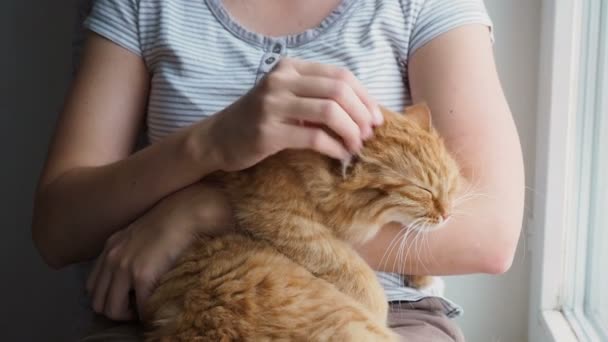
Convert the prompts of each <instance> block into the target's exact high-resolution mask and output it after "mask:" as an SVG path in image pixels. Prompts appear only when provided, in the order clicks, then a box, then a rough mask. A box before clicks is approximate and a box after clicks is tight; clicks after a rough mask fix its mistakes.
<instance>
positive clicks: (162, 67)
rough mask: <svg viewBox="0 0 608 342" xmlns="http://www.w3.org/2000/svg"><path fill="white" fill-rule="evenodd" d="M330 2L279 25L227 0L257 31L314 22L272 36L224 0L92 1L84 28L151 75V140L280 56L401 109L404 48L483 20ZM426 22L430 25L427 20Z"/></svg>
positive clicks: (236, 91)
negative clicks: (329, 71)
mask: <svg viewBox="0 0 608 342" xmlns="http://www.w3.org/2000/svg"><path fill="white" fill-rule="evenodd" d="M332 2H334V4H333V5H334V6H333V10H332V9H331V8H329V9H328V8H319V11H318V12H314V13H316V14H315V15H316V16H317V17H315V18H314V19H311V20H310V21H308V22H305V23H304V24H302V23H297V22H296V23H295V24H293V25H291V24H290V23H289V22H287V24H289V25H285V27H282V28H277V31H272V30H274V28H273V27H272V26H271V25H270V26H269V25H264V20H268V21H273V19H274V21H281V20H277V18H276V17H274V18H268V19H263V20H260V18H257V17H256V18H247V13H245V16H242V15H239V14H238V13H239V10H242V8H240V9H239V8H238V7H233V6H234V5H236V6H240V5H242V2H238V1H234V2H233V1H229V2H228V3H227V4H228V7H229V8H230V9H231V11H234V13H235V15H236V16H237V17H239V18H240V19H242V20H243V22H248V24H247V25H248V26H249V27H252V26H256V25H257V24H259V23H260V22H261V23H262V25H261V26H256V27H254V28H253V29H256V28H258V29H259V30H260V31H265V32H266V31H267V32H270V33H276V32H279V34H280V33H282V32H293V31H296V29H297V28H298V25H303V26H305V27H310V26H313V27H312V28H309V29H306V30H305V31H303V32H301V33H295V34H286V35H278V36H265V35H261V34H257V33H255V32H253V31H252V30H250V29H247V28H245V27H244V26H242V25H240V24H239V22H238V21H237V20H236V19H233V18H232V17H231V15H230V14H229V11H228V9H227V7H225V5H224V4H223V3H222V0H198V1H191V0H167V1H152V0H124V1H119V0H99V1H98V4H97V6H96V7H95V8H94V10H93V15H92V16H91V17H89V19H88V20H87V23H86V26H87V27H88V28H89V29H91V30H93V31H95V32H97V33H98V34H101V35H103V36H105V37H106V38H108V39H110V40H113V41H114V42H116V43H117V44H119V45H121V46H123V47H125V48H127V49H129V50H131V51H132V52H134V53H136V54H138V55H140V56H141V57H142V58H143V59H144V61H145V63H146V65H147V67H148V69H149V72H150V75H151V88H150V97H149V103H148V112H147V130H148V131H147V135H148V139H149V142H150V143H154V142H156V141H158V140H160V139H162V138H163V137H165V136H166V135H168V134H170V133H172V132H174V131H176V130H178V129H179V128H181V127H184V126H188V125H191V124H193V123H195V122H197V121H199V120H201V119H204V118H205V117H208V116H211V115H213V114H214V113H217V112H218V111H220V110H222V109H223V108H225V107H226V106H228V105H229V104H231V103H232V102H234V101H235V100H236V99H238V98H239V97H241V96H242V95H244V94H245V93H246V92H247V91H249V90H250V89H251V88H252V87H253V86H254V85H255V84H256V83H257V82H258V81H259V80H260V79H261V78H263V77H264V76H265V75H266V74H267V73H268V72H269V71H270V70H271V69H272V68H273V67H274V65H276V63H277V62H278V61H279V60H280V59H281V58H285V57H293V58H299V59H304V60H311V61H315V62H319V63H325V64H333V65H336V66H340V67H344V68H347V69H349V70H351V71H352V72H353V74H354V75H355V76H356V77H357V78H358V79H359V80H360V81H361V82H362V83H363V84H364V85H365V86H366V87H367V89H368V91H369V92H370V93H371V95H372V96H374V98H375V99H376V100H377V101H378V102H379V103H381V104H382V105H384V106H386V107H388V108H390V109H392V110H394V111H401V110H402V109H403V108H404V107H405V106H406V105H408V104H410V103H411V102H412V99H411V95H410V91H409V84H408V70H407V65H408V60H409V57H410V55H411V54H412V53H413V52H414V51H415V50H416V49H417V48H419V47H420V46H422V45H424V44H425V43H426V42H428V41H430V40H431V39H432V38H434V37H435V36H436V35H438V34H440V33H442V32H444V31H446V30H448V29H449V28H450V27H455V26H457V25H460V24H462V23H463V22H476V21H477V22H488V23H489V20H488V19H487V17H486V14H485V9H483V3H482V2H480V1H478V0H460V1H458V2H455V3H457V4H458V5H457V6H460V7H462V6H464V8H465V9H466V8H467V7H466V6H468V7H469V8H470V11H471V13H468V14H467V15H461V14H458V15H455V16H454V17H453V18H452V17H450V16H448V15H450V14H451V13H450V11H451V9H450V8H449V5H447V6H446V5H445V1H437V0H435V1H428V0H332ZM433 2H435V3H437V4H438V5H437V6H439V5H441V6H442V8H441V9H440V10H438V9H432V10H434V11H437V12H438V13H439V14H440V15H445V18H447V19H445V20H446V21H445V22H432V21H431V20H432V18H431V16H430V15H429V13H431V12H429V13H425V12H424V11H425V9H424V5H425V4H427V3H433ZM480 3H481V5H480ZM250 5H251V3H250V4H248V5H246V6H250ZM457 6H456V5H455V7H457ZM438 8H439V7H438ZM459 9H460V8H459ZM428 11H430V10H428ZM441 11H445V13H443V12H441ZM433 13H434V12H433ZM241 14H242V13H241ZM287 15H288V14H286V16H287ZM117 17H118V19H119V20H123V21H122V22H120V23H119V24H117V23H116V22H114V21H115V20H116V18H117ZM294 17H296V18H293V20H297V16H294ZM429 18H431V19H429ZM439 18H440V19H441V18H442V17H441V16H440V17H439ZM290 19H292V17H290ZM427 22H431V24H432V25H428V26H426V24H427ZM256 23H257V24H256ZM269 30H270V31H269ZM379 279H380V281H381V282H382V284H383V285H384V287H385V289H386V291H387V296H388V299H389V300H420V299H421V298H423V297H425V296H427V295H429V294H435V295H436V294H439V291H438V287H434V288H430V289H427V290H426V291H425V292H420V291H416V290H413V289H410V288H407V287H405V286H404V284H403V282H402V281H401V278H400V277H399V276H397V275H395V274H388V273H381V274H379ZM442 304H443V305H444V307H445V308H446V312H449V314H450V315H452V314H456V313H458V312H460V309H459V308H458V307H456V306H454V305H453V304H451V303H450V302H448V301H442Z"/></svg>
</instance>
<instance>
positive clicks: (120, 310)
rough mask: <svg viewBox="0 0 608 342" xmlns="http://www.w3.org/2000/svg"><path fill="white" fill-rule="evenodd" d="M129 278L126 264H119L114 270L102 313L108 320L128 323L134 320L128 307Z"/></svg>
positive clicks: (132, 313) (127, 264) (128, 269)
mask: <svg viewBox="0 0 608 342" xmlns="http://www.w3.org/2000/svg"><path fill="white" fill-rule="evenodd" d="M131 278H132V277H131V274H130V264H129V263H128V262H123V263H121V264H120V265H119V267H118V268H117V269H115V270H114V274H113V276H112V282H111V285H110V288H109V292H108V294H107V296H106V302H105V308H104V313H105V314H106V316H107V317H108V318H110V319H112V320H115V321H130V320H133V319H135V318H136V316H135V312H134V311H133V308H131V307H130V305H129V304H130V303H129V293H130V291H131V287H132V286H131Z"/></svg>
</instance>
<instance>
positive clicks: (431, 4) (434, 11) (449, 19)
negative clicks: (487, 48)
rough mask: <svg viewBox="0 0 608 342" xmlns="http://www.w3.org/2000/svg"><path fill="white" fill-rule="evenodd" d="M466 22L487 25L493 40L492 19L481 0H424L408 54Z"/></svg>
mask: <svg viewBox="0 0 608 342" xmlns="http://www.w3.org/2000/svg"><path fill="white" fill-rule="evenodd" d="M467 24H482V25H486V26H488V28H489V30H490V36H491V39H492V41H493V40H494V36H493V25H492V20H491V19H490V16H489V15H488V12H487V10H486V7H485V4H484V2H483V0H424V1H423V4H422V7H421V8H420V11H419V13H418V15H417V18H416V21H415V24H414V28H413V31H412V36H411V39H410V44H409V49H408V55H409V56H411V55H412V54H413V53H414V52H415V51H416V50H418V49H419V48H421V47H422V46H424V45H425V44H427V43H429V42H430V41H431V40H433V39H434V38H436V37H437V36H439V35H441V34H443V33H446V32H448V31H450V30H452V29H454V28H457V27H459V26H463V25H467Z"/></svg>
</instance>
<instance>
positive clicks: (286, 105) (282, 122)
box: [203, 58, 383, 171]
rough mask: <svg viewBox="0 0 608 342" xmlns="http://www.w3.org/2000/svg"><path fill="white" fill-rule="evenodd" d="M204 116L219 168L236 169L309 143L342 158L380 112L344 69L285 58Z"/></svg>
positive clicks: (355, 146) (367, 133) (367, 134)
mask: <svg viewBox="0 0 608 342" xmlns="http://www.w3.org/2000/svg"><path fill="white" fill-rule="evenodd" d="M210 120H211V122H212V124H211V129H209V130H208V131H207V130H205V132H206V133H208V134H210V135H211V136H212V138H211V141H212V143H213V145H214V146H215V147H216V148H217V150H216V151H218V152H217V154H219V155H220V158H219V159H220V165H223V168H222V169H223V170H224V171H237V170H242V169H246V168H248V167H251V166H253V165H255V164H257V163H259V162H260V161H262V160H263V159H265V158H267V157H269V156H271V155H273V154H275V153H278V152H280V151H282V150H285V149H312V150H315V151H317V152H320V153H322V154H325V155H327V156H330V157H333V158H335V159H339V160H345V159H347V158H349V157H350V155H351V154H353V153H356V152H358V151H359V149H360V148H361V147H362V146H363V140H366V139H368V138H370V137H371V136H372V135H373V132H372V131H373V127H374V126H378V125H380V124H381V123H382V120H383V118H382V114H381V113H380V109H379V107H378V105H377V104H376V103H375V101H374V100H373V99H372V98H371V96H370V95H369V94H368V93H367V90H366V89H365V87H364V86H363V85H362V84H361V83H360V82H359V81H358V80H357V79H356V77H355V76H354V75H353V74H352V73H351V72H350V71H348V70H346V69H343V68H338V67H336V66H331V65H324V64H319V63H313V62H308V61H303V60H296V59H290V58H285V59H282V60H281V61H280V62H279V63H277V66H276V67H275V68H274V69H273V70H272V71H271V72H270V73H269V74H268V75H267V76H266V77H265V78H264V79H262V80H261V81H260V82H259V83H258V84H257V85H256V86H255V87H254V88H253V89H252V90H251V91H250V92H249V93H247V94H246V95H245V96H243V97H241V98H240V99H239V100H237V101H236V102H234V103H233V104H232V105H230V106H228V107H227V108H226V109H224V110H223V111H221V112H219V113H218V114H217V115H215V116H213V117H211V118H210ZM203 138H204V137H203ZM204 139H206V138H204Z"/></svg>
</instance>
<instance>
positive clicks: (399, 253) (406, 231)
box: [391, 227, 411, 271]
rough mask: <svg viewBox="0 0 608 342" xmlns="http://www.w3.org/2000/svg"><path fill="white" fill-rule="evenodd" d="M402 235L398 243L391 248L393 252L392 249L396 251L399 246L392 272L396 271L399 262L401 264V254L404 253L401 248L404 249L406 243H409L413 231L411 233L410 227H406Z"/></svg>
mask: <svg viewBox="0 0 608 342" xmlns="http://www.w3.org/2000/svg"><path fill="white" fill-rule="evenodd" d="M400 233H402V234H403V236H402V237H401V238H400V239H399V240H398V243H396V244H395V245H394V246H393V247H392V248H391V251H392V249H394V248H395V247H397V246H399V247H398V248H397V255H396V256H395V259H394V260H393V265H392V268H391V271H394V270H395V266H396V265H395V264H396V263H397V262H400V260H401V258H400V256H401V252H402V251H401V248H402V247H401V246H402V245H403V243H404V241H407V238H408V236H409V234H410V233H411V231H410V228H409V227H404V228H403V230H402V231H401V232H400ZM398 235H399V234H398Z"/></svg>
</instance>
